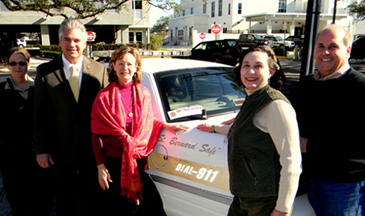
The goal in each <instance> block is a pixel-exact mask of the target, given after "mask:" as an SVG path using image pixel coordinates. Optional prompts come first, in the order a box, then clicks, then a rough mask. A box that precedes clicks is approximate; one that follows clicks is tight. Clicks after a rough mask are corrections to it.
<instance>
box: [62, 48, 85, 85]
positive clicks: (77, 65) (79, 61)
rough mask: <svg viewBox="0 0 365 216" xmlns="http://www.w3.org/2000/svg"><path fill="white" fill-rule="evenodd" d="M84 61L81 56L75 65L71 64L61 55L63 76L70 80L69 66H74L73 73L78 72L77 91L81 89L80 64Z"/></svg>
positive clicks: (70, 71)
mask: <svg viewBox="0 0 365 216" xmlns="http://www.w3.org/2000/svg"><path fill="white" fill-rule="evenodd" d="M83 61H84V58H83V56H81V58H80V59H79V60H78V61H77V62H76V64H71V63H70V62H69V61H68V60H67V59H66V58H65V55H64V54H62V62H63V68H64V69H65V74H66V77H67V79H68V80H69V79H70V76H71V74H72V70H71V66H74V68H75V72H78V73H79V74H78V78H79V89H81V80H82V63H83Z"/></svg>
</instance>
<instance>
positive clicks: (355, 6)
mask: <svg viewBox="0 0 365 216" xmlns="http://www.w3.org/2000/svg"><path fill="white" fill-rule="evenodd" d="M347 8H349V9H350V11H351V12H352V13H357V15H358V17H357V18H358V20H365V0H362V1H361V2H359V3H357V2H354V3H352V4H350V5H349V6H347Z"/></svg>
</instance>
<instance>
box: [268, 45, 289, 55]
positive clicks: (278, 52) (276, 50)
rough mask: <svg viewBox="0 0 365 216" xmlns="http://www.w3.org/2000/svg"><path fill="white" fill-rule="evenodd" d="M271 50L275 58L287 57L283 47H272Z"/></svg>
mask: <svg viewBox="0 0 365 216" xmlns="http://www.w3.org/2000/svg"><path fill="white" fill-rule="evenodd" d="M272 50H274V53H275V55H277V56H288V51H287V50H286V49H285V47H284V46H277V47H274V48H273V49H272Z"/></svg>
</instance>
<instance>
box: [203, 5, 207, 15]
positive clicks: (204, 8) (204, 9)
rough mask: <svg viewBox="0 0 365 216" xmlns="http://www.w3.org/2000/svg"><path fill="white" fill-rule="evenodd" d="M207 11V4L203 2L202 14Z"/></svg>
mask: <svg viewBox="0 0 365 216" xmlns="http://www.w3.org/2000/svg"><path fill="white" fill-rule="evenodd" d="M206 13H207V4H203V14H206Z"/></svg>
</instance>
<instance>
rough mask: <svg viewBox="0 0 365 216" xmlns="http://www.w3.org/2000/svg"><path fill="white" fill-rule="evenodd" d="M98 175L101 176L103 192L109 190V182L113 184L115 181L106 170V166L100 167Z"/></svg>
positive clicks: (100, 181) (101, 165)
mask: <svg viewBox="0 0 365 216" xmlns="http://www.w3.org/2000/svg"><path fill="white" fill-rule="evenodd" d="M98 175H99V184H100V187H101V188H102V189H103V190H105V189H109V183H108V182H113V181H112V179H111V178H110V173H109V172H108V170H107V169H106V167H105V165H104V164H100V165H98Z"/></svg>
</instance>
